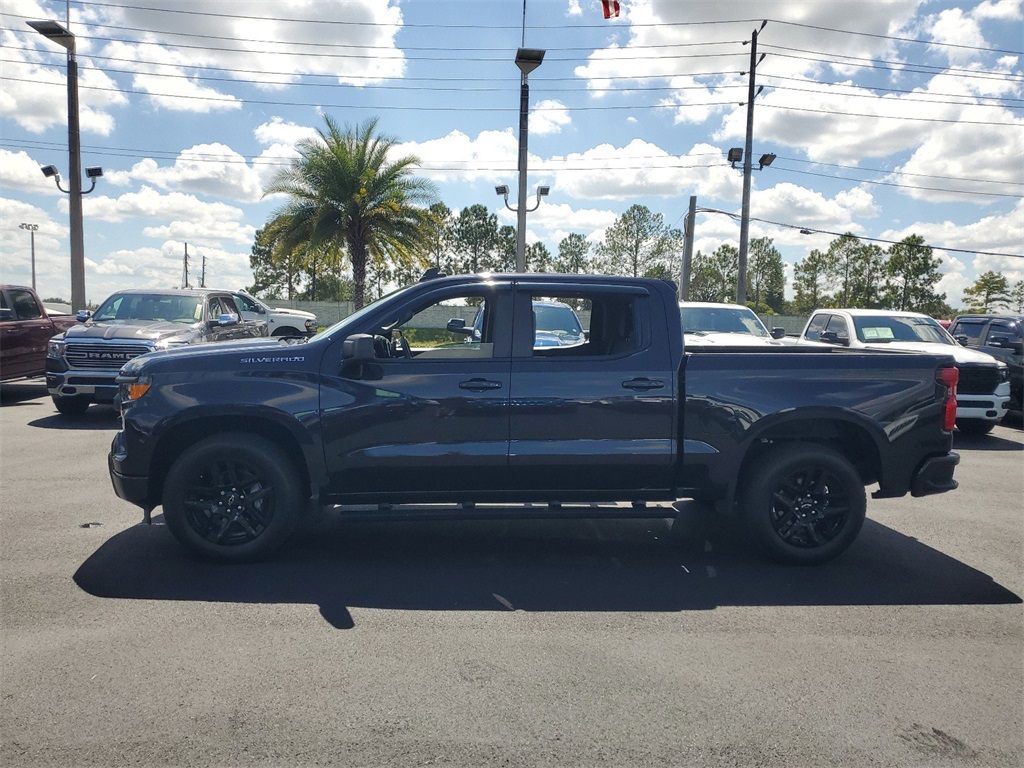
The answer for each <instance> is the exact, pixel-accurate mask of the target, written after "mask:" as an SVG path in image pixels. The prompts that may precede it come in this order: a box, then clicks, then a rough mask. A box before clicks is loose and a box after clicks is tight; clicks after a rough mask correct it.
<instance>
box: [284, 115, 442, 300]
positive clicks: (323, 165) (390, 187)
mask: <svg viewBox="0 0 1024 768" xmlns="http://www.w3.org/2000/svg"><path fill="white" fill-rule="evenodd" d="M325 121H326V123H327V127H326V129H325V130H318V131H317V134H318V135H317V137H316V138H311V139H305V140H303V141H301V142H299V144H298V147H297V149H298V151H299V157H298V158H296V159H294V160H293V161H292V164H291V166H290V167H289V168H287V169H285V170H283V171H280V172H279V173H278V174H277V175H276V176H275V177H274V178H273V179H272V180H271V182H270V184H269V185H268V186H267V190H266V192H265V194H272V193H284V194H286V195H288V197H289V198H290V199H289V201H288V203H287V204H285V205H284V206H283V207H282V208H281V209H280V210H279V211H278V212H277V213H276V216H277V218H278V220H279V221H280V222H282V223H285V226H284V227H283V229H284V231H283V232H282V237H283V239H284V243H285V244H286V245H292V246H295V245H298V244H300V243H305V244H308V245H309V246H310V247H313V248H323V249H327V250H330V249H332V248H333V249H338V250H340V249H342V248H344V249H345V251H346V252H347V255H348V258H349V260H350V262H351V263H352V283H353V297H352V298H353V302H354V303H355V306H356V309H358V308H359V307H361V306H363V302H364V296H365V285H366V265H367V260H368V259H370V258H372V259H374V260H375V261H378V262H388V261H390V262H394V263H396V264H400V265H403V266H406V267H409V266H411V265H412V264H413V263H414V262H425V258H424V253H425V250H426V249H425V245H426V240H427V238H428V236H429V231H430V224H431V221H432V220H431V214H430V210H429V208H428V206H429V205H430V203H431V202H433V201H434V199H435V197H436V194H435V190H434V186H433V184H431V183H430V182H429V181H427V180H425V179H421V178H417V177H415V176H413V175H412V172H411V168H412V166H414V165H416V164H417V163H419V159H418V158H416V157H413V156H406V157H401V158H397V159H392V158H389V157H388V155H389V153H390V152H391V150H392V149H393V148H394V146H395V145H396V143H397V142H396V140H395V139H394V138H392V137H390V136H382V135H377V134H376V130H377V120H376V118H374V119H371V120H367V121H366V122H365V123H363V124H362V125H360V126H357V127H355V128H349V127H347V126H346V128H345V129H344V130H342V129H340V128H339V127H338V125H337V123H335V121H334V120H332V119H331V118H330V117H325Z"/></svg>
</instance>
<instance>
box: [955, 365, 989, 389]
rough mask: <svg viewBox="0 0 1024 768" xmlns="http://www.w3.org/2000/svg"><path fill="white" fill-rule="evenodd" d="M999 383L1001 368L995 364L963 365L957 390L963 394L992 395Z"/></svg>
mask: <svg viewBox="0 0 1024 768" xmlns="http://www.w3.org/2000/svg"><path fill="white" fill-rule="evenodd" d="M998 384H999V369H998V368H996V367H995V366H994V365H991V366H978V367H976V368H975V367H970V366H966V365H962V366H960V382H959V383H958V384H957V385H956V391H957V394H961V395H991V394H992V393H993V392H995V391H996V386H997V385H998Z"/></svg>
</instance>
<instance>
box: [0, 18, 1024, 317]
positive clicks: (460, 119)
mask: <svg viewBox="0 0 1024 768" xmlns="http://www.w3.org/2000/svg"><path fill="white" fill-rule="evenodd" d="M620 6H621V15H620V17H619V18H617V19H611V20H607V21H606V20H604V18H603V16H602V13H601V4H600V2H599V0H527V3H526V28H525V47H529V48H541V49H544V50H546V56H545V59H544V63H543V64H542V65H541V67H540V68H539V69H538V70H536V71H535V72H534V73H533V74H532V75H531V76H530V109H531V111H530V137H529V149H530V156H529V174H528V187H529V189H530V190H531V196H532V191H533V190H534V189H535V188H536V186H537V185H539V184H547V185H550V186H551V194H550V196H548V197H547V198H545V199H544V201H543V202H542V204H541V205H540V207H539V208H538V209H537V210H536V211H534V212H532V213H530V214H529V216H528V224H527V228H528V232H527V240H528V241H529V242H535V241H541V242H544V243H545V244H546V245H547V246H548V248H549V249H550V250H551V251H552V252H555V251H557V247H558V242H559V241H560V240H561V239H562V238H563V237H565V236H566V235H567V234H569V233H572V232H579V233H582V234H584V235H586V236H587V237H588V238H589V239H591V240H593V241H595V242H597V241H599V240H600V239H601V238H602V236H603V232H604V230H605V229H606V228H607V227H608V226H609V225H610V224H612V223H613V222H614V221H615V220H616V218H617V217H618V216H619V215H620V214H621V213H622V212H623V211H625V210H626V209H627V208H628V207H629V206H630V205H632V204H634V203H641V204H643V205H646V206H647V207H648V208H650V209H651V210H653V211H655V212H656V213H660V214H662V215H663V216H664V219H665V221H666V223H668V224H670V225H673V226H676V227H680V228H681V227H682V218H683V214H684V213H685V211H686V208H687V205H688V202H689V197H690V196H691V195H696V196H697V204H698V205H699V206H700V207H704V208H712V209H717V210H721V211H726V212H729V213H734V214H735V213H738V212H739V210H740V200H741V191H742V176H741V174H740V172H739V171H737V170H734V169H732V168H731V167H730V166H729V163H728V162H726V160H725V155H726V152H727V151H728V149H729V148H730V147H742V146H743V142H744V131H745V126H746V117H747V110H746V106H745V102H746V101H747V76H746V74H745V73H746V71H747V70H748V69H749V63H750V62H749V56H750V53H749V51H750V45H749V44H750V38H751V34H752V32H753V31H754V30H755V29H758V28H759V27H760V26H761V22H762V21H763V20H765V19H767V20H768V23H767V25H766V26H765V27H764V29H763V30H761V32H760V33H759V37H758V51H759V52H760V53H763V54H765V58H764V60H763V61H762V62H760V63H759V64H758V66H757V70H756V71H757V82H758V84H759V85H763V86H764V90H763V92H762V93H761V94H760V95H759V96H758V97H757V99H756V101H755V112H754V142H753V147H754V151H753V156H754V157H755V159H756V158H758V157H760V155H761V154H764V153H769V152H770V153H774V154H776V155H777V158H778V159H777V160H776V161H775V162H774V164H773V165H771V167H769V168H765V169H763V170H761V171H755V173H754V175H753V189H752V196H751V207H750V213H751V216H752V218H753V220H752V222H751V227H750V235H751V237H762V236H767V237H772V238H773V239H774V241H775V244H776V245H777V246H778V247H779V249H780V250H781V251H782V253H783V256H784V261H785V262H786V264H787V273H789V272H791V265H792V264H793V263H794V262H796V261H799V260H800V259H802V258H804V257H805V256H806V255H807V253H808V252H809V250H810V249H812V248H820V249H824V248H826V247H827V246H828V243H829V242H830V241H831V240H832V239H833V236H832V235H830V234H825V233H829V232H839V233H842V232H846V231H851V232H853V233H855V234H857V235H859V236H862V237H865V238H874V239H876V240H878V241H879V242H880V244H881V245H882V246H883V247H885V245H886V243H885V241H890V240H899V239H901V238H903V237H905V236H907V235H910V234H919V235H921V236H923V237H924V238H925V240H926V241H927V242H928V243H929V244H930V245H932V246H933V247H935V248H936V254H937V255H938V256H939V257H940V258H942V260H943V265H942V268H941V269H942V272H943V275H944V276H943V279H942V282H941V283H940V286H939V289H940V290H943V291H945V292H946V293H947V294H948V296H947V300H948V301H949V303H950V304H952V305H953V306H954V307H956V306H959V305H960V304H961V303H962V296H963V288H964V287H966V286H968V285H970V284H971V283H972V282H973V281H974V279H975V277H976V276H977V275H978V274H980V272H983V271H985V270H989V269H994V270H999V271H1002V272H1003V273H1004V274H1005V275H1006V276H1007V277H1008V278H1009V279H1010V280H1011V283H1012V282H1015V281H1017V280H1021V279H1024V204H1022V193H1024V118H1022V114H1024V113H1022V107H1024V61H1022V55H1024V53H1022V51H1024V21H1022V7H1021V6H1022V2H1021V0H985V1H984V2H968V1H965V2H945V1H943V2H938V1H935V2H929V1H927V0H923V1H922V0H849V1H847V2H835V1H834V0H816V1H807V0H805V1H804V2H786V1H785V0H782V1H778V2H764V1H763V0H745V1H743V0H718V1H717V2H694V1H691V0H686V1H685V2H684V1H683V0H621V2H620ZM68 9H69V10H70V27H71V30H72V32H74V33H75V35H76V36H77V40H78V51H79V55H78V58H79V67H80V101H81V110H80V111H81V127H82V164H83V166H94V165H99V166H102V167H103V169H104V177H103V178H102V179H101V180H100V181H99V184H98V185H97V187H96V189H95V191H94V192H92V193H91V194H90V195H88V196H86V197H85V199H84V215H85V251H86V293H87V297H88V299H89V300H90V301H94V302H98V301H100V300H102V299H103V298H104V297H105V296H106V295H107V294H108V293H110V292H111V291H113V290H116V289H118V288H123V287H129V286H164V287H166V286H175V285H179V284H180V281H181V274H182V255H183V253H184V248H185V243H188V248H189V253H190V255H191V256H192V265H193V266H192V269H193V273H194V272H195V270H196V269H197V268H198V266H199V264H200V262H201V259H202V258H203V257H205V258H206V265H207V267H206V268H207V281H206V282H207V285H210V286H219V287H232V288H234V287H241V286H243V285H246V284H248V283H249V282H250V281H251V275H250V273H249V268H248V256H249V251H250V248H251V245H252V239H253V235H254V233H255V231H256V229H258V228H259V227H261V226H262V225H263V224H264V223H265V222H266V221H267V220H268V219H269V218H270V217H271V216H272V215H273V212H274V211H275V210H276V209H277V208H278V207H279V206H280V205H281V204H282V200H280V199H275V198H272V197H264V196H263V188H264V185H265V184H266V181H267V180H268V179H269V178H270V177H271V176H272V175H273V174H274V172H275V171H277V170H278V169H280V168H281V167H282V165H283V164H287V162H288V160H289V159H290V158H291V157H293V156H294V145H295V142H296V141H298V140H300V139H301V138H303V137H307V136H309V135H310V134H311V132H312V131H313V130H314V129H316V128H318V127H321V126H322V125H323V116H324V115H329V116H331V117H333V118H335V119H336V120H338V121H339V122H340V123H342V124H348V125H355V124H357V123H360V122H362V121H364V120H366V119H368V118H371V117H377V118H378V119H379V126H378V127H379V130H380V131H382V132H383V133H386V134H389V135H391V136H393V137H394V138H396V139H397V140H398V141H399V143H400V146H399V150H400V152H401V153H402V154H414V155H416V156H418V157H419V158H420V159H421V170H420V172H421V173H422V174H423V175H425V176H427V177H429V178H431V179H432V180H433V181H434V182H435V183H436V184H437V187H438V190H439V193H440V197H441V199H442V201H443V202H445V203H446V204H447V205H448V206H449V207H450V208H452V209H454V210H459V209H461V208H463V207H465V206H468V205H473V204H477V203H479V204H483V205H485V206H487V207H489V208H490V209H491V210H493V211H494V212H495V213H497V214H498V215H499V217H500V218H501V220H502V223H507V224H515V215H514V214H513V213H511V212H510V211H508V210H506V209H505V207H504V204H503V202H502V200H501V198H500V197H498V196H496V195H495V193H494V186H495V185H496V184H508V185H509V186H510V187H511V188H512V189H513V190H515V188H516V183H517V176H516V163H517V132H516V131H517V125H518V109H519V71H518V69H517V68H516V66H515V64H514V62H513V60H514V57H515V52H516V49H517V48H518V47H520V46H522V45H523V44H524V30H523V3H522V2H521V0H470V1H467V2H449V1H447V0H405V1H404V2H396V1H395V0H232V2H217V0H208V1H207V2H203V3H199V2H194V1H192V0H162V1H161V2H153V1H152V0H132V1H131V2H122V0H107V2H70V4H66V3H65V0H58V1H57V2H35V1H33V0H4V2H3V5H2V8H0V36H2V37H0V39H2V42H3V51H2V54H0V108H2V109H0V281H3V282H6V283H10V282H14V283H22V284H27V283H29V281H30V249H29V236H28V233H27V232H26V231H24V230H22V229H19V226H18V225H19V224H20V223H22V222H26V223H34V224H38V225H39V230H38V232H37V233H36V272H37V285H38V287H39V290H40V292H41V293H44V294H45V295H47V296H51V295H53V296H58V295H59V296H65V297H66V296H69V295H70V277H69V268H68V255H67V254H68V252H69V240H68V213H67V199H66V196H65V195H64V194H62V193H60V192H59V191H58V190H57V189H56V188H55V186H54V184H53V183H52V180H50V179H46V178H44V177H43V175H42V174H41V173H40V171H39V168H40V166H43V165H49V164H53V165H56V166H57V168H58V169H59V170H60V173H61V175H62V176H63V177H64V178H65V179H67V177H68V172H67V165H68V156H67V101H66V99H67V91H66V80H65V57H64V55H63V50H62V49H60V48H58V47H57V46H56V45H55V44H53V43H51V42H49V41H47V40H45V39H43V38H42V37H41V36H40V35H38V34H37V33H35V32H33V31H32V30H31V29H30V28H29V27H28V26H27V25H26V21H28V20H32V19H55V20H58V21H61V22H63V21H64V19H65V13H66V10H68ZM513 197H514V194H513ZM514 202H515V201H514V200H513V203H514ZM531 203H532V197H531ZM696 218H697V220H696V227H695V234H696V247H697V249H699V250H703V251H704V252H705V253H707V252H710V251H713V250H714V249H715V248H716V247H718V245H720V244H721V243H723V242H730V243H733V244H735V243H736V242H737V241H738V236H739V226H738V223H737V221H736V220H735V218H733V217H730V216H727V215H722V214H717V213H709V214H699V215H698V216H697V217H696ZM800 229H808V230H811V231H812V233H811V234H801V233H800ZM940 248H943V249H945V250H939V249H940ZM994 254H1007V255H994Z"/></svg>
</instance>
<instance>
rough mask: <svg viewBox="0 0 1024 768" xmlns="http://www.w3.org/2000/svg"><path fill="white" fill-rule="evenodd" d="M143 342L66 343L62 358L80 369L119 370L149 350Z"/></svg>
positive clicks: (71, 365)
mask: <svg viewBox="0 0 1024 768" xmlns="http://www.w3.org/2000/svg"><path fill="white" fill-rule="evenodd" d="M150 351H152V350H150V348H149V347H147V346H146V345H145V344H103V343H98V344H68V345H67V346H66V347H65V348H64V358H65V359H66V360H67V361H68V366H69V367H70V368H74V369H77V370H81V371H119V370H121V366H122V365H124V364H125V363H127V362H128V361H129V360H131V359H132V358H133V357H138V356H139V355H144V354H146V353H147V352H150Z"/></svg>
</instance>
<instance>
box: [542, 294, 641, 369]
mask: <svg viewBox="0 0 1024 768" xmlns="http://www.w3.org/2000/svg"><path fill="white" fill-rule="evenodd" d="M530 300H531V305H532V308H533V316H532V323H533V356H534V357H545V358H546V357H567V356H573V357H576V356H580V357H602V356H607V357H610V356H620V355H627V354H630V353H631V352H635V351H637V350H639V349H640V346H641V338H640V329H641V326H640V322H639V314H638V313H639V311H640V310H639V307H640V304H641V296H639V295H637V294H632V293H630V294H615V293H600V292H595V293H593V294H590V295H588V294H587V293H586V292H585V291H584V292H578V293H576V292H574V293H566V294H558V295H539V294H535V295H532V296H531V297H530Z"/></svg>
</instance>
